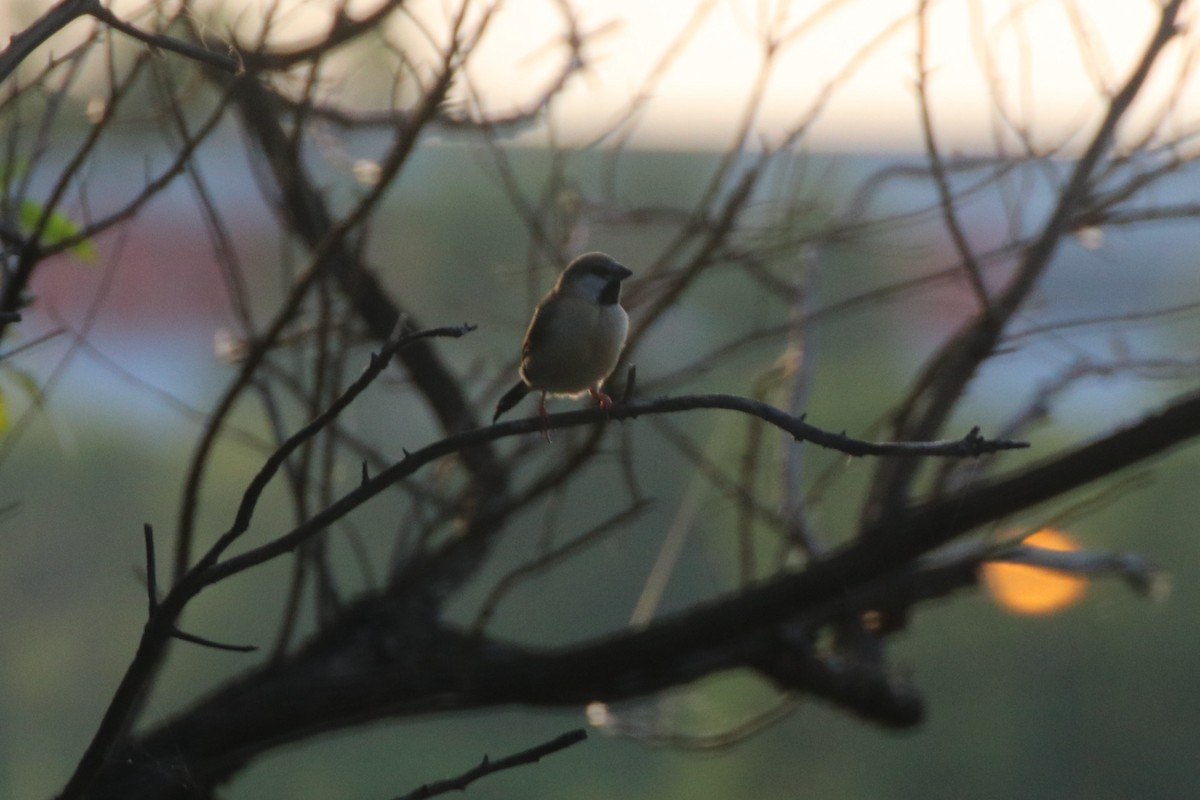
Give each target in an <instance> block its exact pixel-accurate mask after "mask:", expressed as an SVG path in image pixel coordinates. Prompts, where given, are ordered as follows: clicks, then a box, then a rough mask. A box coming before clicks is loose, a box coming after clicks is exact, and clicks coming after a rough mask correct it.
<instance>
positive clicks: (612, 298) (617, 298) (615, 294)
mask: <svg viewBox="0 0 1200 800" xmlns="http://www.w3.org/2000/svg"><path fill="white" fill-rule="evenodd" d="M619 302H621V282H620V281H609V282H608V283H606V284H604V288H603V289H601V290H600V305H602V306H615V305H616V304H617V303H619Z"/></svg>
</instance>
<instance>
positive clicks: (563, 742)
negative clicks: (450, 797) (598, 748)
mask: <svg viewBox="0 0 1200 800" xmlns="http://www.w3.org/2000/svg"><path fill="white" fill-rule="evenodd" d="M586 738H587V731H586V730H584V729H583V728H576V729H575V730H573V731H568V732H567V733H564V734H563V735H561V736H557V737H555V738H554V739H551V740H550V741H548V742H545V743H543V744H539V745H538V746H537V747H531V748H529V749H528V750H522V751H521V752H519V753H514V754H512V755H511V756H507V757H505V758H501V759H499V760H497V761H492V760H490V759H489V758H488V757H487V756H484V757H483V761H482V762H480V764H479V765H478V766H476V767H474V768H472V769H469V770H467V771H466V772H464V773H463V774H462V775H459V776H458V777H456V778H447V779H445V780H440V781H435V782H433V783H427V784H425V785H424V786H422V787H420V788H419V789H414V790H413V791H411V792H409V793H408V794H404V795H400V796H399V797H397V798H396V800H425V799H426V798H428V797H434V796H435V795H439V794H445V793H447V792H461V791H464V790H465V789H466V788H467V787H468V786H470V785H471V784H472V783H474V782H475V781H477V780H479V779H480V778H486V777H487V776H488V775H492V774H495V773H497V772H501V771H503V770H506V769H512V768H513V767H523V766H525V765H527V764H536V763H537V762H538V761H541V760H542V759H543V758H545V757H546V756H548V755H553V754H554V753H557V752H558V751H559V750H565V749H567V748H568V747H570V746H572V745H576V744H579V743H580V742H582V741H583V740H584V739H586Z"/></svg>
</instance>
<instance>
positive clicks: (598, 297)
mask: <svg viewBox="0 0 1200 800" xmlns="http://www.w3.org/2000/svg"><path fill="white" fill-rule="evenodd" d="M632 274H633V272H632V271H631V270H630V269H629V268H628V267H626V266H624V265H623V264H620V263H618V262H617V261H615V260H614V259H613V258H611V257H610V256H606V255H605V254H604V253H584V254H583V255H581V256H579V257H578V258H576V259H575V260H574V261H572V262H571V263H570V264H568V265H567V268H566V269H564V270H563V271H562V274H561V275H559V276H558V286H557V287H556V288H557V290H558V291H559V292H561V293H564V294H568V295H575V296H577V297H582V298H584V299H586V300H592V301H595V302H597V303H599V304H600V305H613V304H615V303H617V302H620V300H621V281H623V280H625V279H626V278H628V277H629V276H630V275H632Z"/></svg>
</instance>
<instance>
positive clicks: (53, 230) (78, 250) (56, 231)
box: [20, 200, 96, 262]
mask: <svg viewBox="0 0 1200 800" xmlns="http://www.w3.org/2000/svg"><path fill="white" fill-rule="evenodd" d="M42 213H43V209H42V204H41V203H39V202H37V201H36V200H22V201H21V214H20V216H21V226H22V227H23V228H25V230H27V231H31V232H32V231H33V230H34V229H36V228H37V224H38V221H39V220H40V219H41V218H42ZM78 233H79V226H78V225H76V224H75V222H74V221H73V220H72V219H71V218H70V217H68V216H67V215H66V214H63V213H61V212H59V211H52V212H50V218H49V219H48V220H46V227H45V229H44V230H43V231H42V240H43V241H44V242H45V243H46V244H48V245H56V244H58V243H59V242H62V241H64V240H66V239H70V238H71V237H73V236H76V235H78ZM68 251H69V252H70V253H71V255H73V256H75V257H76V258H78V259H79V260H80V261H86V262H92V261H95V260H96V246H95V245H94V244H92V240H91V239H84V240H83V241H81V242H79V243H78V244H74V245H71V247H70V248H68Z"/></svg>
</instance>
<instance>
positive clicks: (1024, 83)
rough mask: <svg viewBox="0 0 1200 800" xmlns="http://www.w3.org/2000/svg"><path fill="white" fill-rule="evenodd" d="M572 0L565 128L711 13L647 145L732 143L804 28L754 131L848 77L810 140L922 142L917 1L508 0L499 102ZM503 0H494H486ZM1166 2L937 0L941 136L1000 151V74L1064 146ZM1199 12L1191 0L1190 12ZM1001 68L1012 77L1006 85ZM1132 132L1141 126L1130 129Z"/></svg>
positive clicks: (778, 123)
mask: <svg viewBox="0 0 1200 800" xmlns="http://www.w3.org/2000/svg"><path fill="white" fill-rule="evenodd" d="M146 2H147V0H113V2H112V3H111V7H112V8H113V9H114V10H116V11H117V12H118V13H125V14H129V13H131V10H132V9H134V8H139V7H144V6H145V5H146ZM198 2H199V4H201V8H203V7H205V5H208V6H222V7H224V8H227V9H229V8H233V9H236V12H227V13H226V14H224V15H223V19H224V20H226V22H223V23H218V24H228V20H230V19H236V20H237V21H238V23H239V28H240V30H241V35H243V36H247V38H248V39H252V38H253V35H252V34H250V31H251V30H252V29H254V28H255V26H256V25H261V24H262V20H263V18H264V14H263V11H262V8H263V7H264V6H266V5H267V4H268V3H273V4H275V5H276V6H277V13H276V16H275V18H274V20H275V22H274V23H273V24H274V25H276V26H277V29H279V30H281V31H283V32H284V34H285V35H286V36H289V37H293V38H310V37H312V36H313V35H315V33H316V32H317V31H323V30H325V29H327V27H328V24H329V23H328V20H329V16H328V11H329V9H330V8H332V7H335V6H336V5H337V3H335V2H333V1H332V0H330V2H323V1H322V0H259V3H244V2H241V0H198ZM379 2H381V0H351V2H350V4H349V7H350V9H351V13H352V14H356V15H358V14H362V13H365V12H367V11H369V10H371V9H374V8H376V7H377V6H378V4H379ZM560 2H561V3H568V4H569V5H570V6H571V7H572V8H574V9H575V13H576V16H577V18H578V19H579V22H580V28H581V31H582V32H584V33H585V34H588V33H591V36H590V37H589V42H590V44H589V45H588V47H587V49H586V55H587V63H588V69H587V70H586V72H585V73H584V74H582V75H581V76H579V77H578V78H577V79H576V80H575V81H574V82H573V83H572V84H571V85H570V87H569V90H568V92H567V94H566V95H565V96H564V97H563V98H561V102H560V103H559V104H558V106H557V107H558V113H557V114H556V115H555V117H554V123H555V127H554V129H555V132H556V134H557V135H559V136H560V137H561V138H562V139H563V140H565V141H566V142H567V143H571V142H576V141H577V142H580V143H582V142H585V141H588V140H589V139H591V138H592V137H594V136H595V135H596V134H597V133H599V132H600V131H602V130H604V128H605V126H606V125H607V124H609V123H610V122H611V121H612V120H614V119H616V118H619V117H620V115H621V114H622V112H623V109H625V108H627V105H628V103H629V99H630V98H631V97H632V96H635V95H636V94H637V93H638V92H639V91H642V90H643V89H644V88H645V87H646V80H647V77H648V76H649V75H651V74H652V73H653V72H654V69H655V65H656V64H657V63H658V62H659V61H660V59H662V57H663V55H664V53H666V52H667V51H668V50H669V49H670V48H671V46H672V43H673V42H675V41H676V39H677V37H678V36H679V35H680V32H681V31H684V30H686V29H687V28H688V25H689V20H691V19H693V18H695V19H697V20H698V21H697V23H696V25H695V28H694V30H693V33H692V35H691V36H690V37H689V38H688V39H687V41H686V42H685V43H684V44H683V45H682V46H681V47H679V48H678V52H677V54H676V58H675V59H674V61H673V62H672V63H671V65H670V68H669V69H667V70H666V71H665V73H664V74H663V75H662V77H661V79H660V80H659V81H658V82H657V83H655V84H654V85H653V86H652V87H650V91H649V92H648V94H647V96H646V99H645V103H644V105H643V106H642V107H641V109H640V112H639V114H638V116H637V120H638V122H637V125H636V133H635V136H634V139H633V141H634V143H636V144H642V145H646V146H661V145H671V146H677V147H688V148H695V147H720V146H723V145H725V144H727V143H728V142H729V139H730V137H731V136H732V134H733V131H734V130H736V127H737V125H738V123H739V121H740V120H741V118H742V116H743V113H744V109H745V107H746V101H747V98H748V96H749V94H750V91H751V87H752V86H753V85H754V83H755V81H756V76H757V75H758V73H759V69H760V65H761V63H762V58H763V52H764V47H763V31H767V30H770V31H775V32H777V33H778V32H781V31H783V32H788V33H789V34H790V35H788V36H787V37H786V41H785V42H784V43H783V44H782V45H781V47H780V48H779V51H778V54H777V56H776V60H775V64H774V68H773V71H772V73H771V79H770V80H769V81H768V83H767V85H766V95H765V96H766V102H765V103H764V105H763V106H762V113H761V114H760V116H759V117H757V118H756V120H755V123H754V126H753V131H754V134H753V135H754V137H755V138H758V137H767V138H768V139H776V140H777V139H778V138H779V137H780V136H782V135H783V132H784V131H786V130H787V129H788V128H789V127H790V126H792V125H795V124H796V122H797V121H799V120H802V119H804V118H805V117H806V116H807V115H809V114H810V113H811V111H812V110H813V107H814V104H815V103H816V101H817V99H818V98H819V97H820V96H821V95H822V92H823V91H824V90H825V88H826V86H827V85H828V84H829V82H830V81H832V80H835V79H839V82H838V86H837V89H836V91H834V92H832V93H831V94H830V97H829V99H828V103H827V104H826V105H825V107H824V108H823V111H822V113H821V115H820V119H819V120H818V123H817V125H816V126H815V127H814V128H813V129H812V132H811V135H809V136H807V137H806V138H805V144H806V146H808V147H810V148H817V149H837V150H846V149H851V150H853V149H894V148H902V149H918V148H919V147H920V146H921V138H920V128H919V127H918V116H917V113H918V112H917V104H916V102H915V91H914V87H915V83H916V76H917V66H916V51H917V26H916V24H915V22H914V20H913V16H912V15H913V13H914V10H915V8H916V0H826V1H825V2H814V1H813V0H795V1H794V2H781V1H780V0H707V1H705V0H497V4H498V6H499V9H500V10H499V13H498V15H497V16H496V18H495V20H494V22H493V25H492V27H491V29H490V30H489V32H488V35H487V38H486V39H485V43H484V46H483V47H482V48H481V51H480V52H478V53H476V54H475V57H474V58H473V59H472V62H471V64H472V66H471V68H470V75H471V78H472V80H473V81H474V82H475V84H476V85H477V86H478V87H479V89H480V90H481V93H482V95H483V96H485V97H486V98H487V102H488V108H489V109H490V110H492V111H494V112H498V113H503V112H506V111H510V110H511V109H512V108H513V107H514V106H515V105H517V104H519V103H520V102H521V101H522V100H524V99H527V98H529V97H530V96H531V95H534V94H536V93H537V91H538V89H539V88H540V87H541V86H543V85H544V82H545V80H546V79H547V77H548V76H549V75H552V74H554V73H555V71H556V68H557V66H558V65H559V64H560V63H561V58H562V54H563V48H562V47H561V46H559V47H555V46H554V42H555V41H556V37H557V38H558V40H559V41H561V36H562V31H563V25H562V14H561V10H560ZM1193 2H1200V0H1193ZM486 6H487V3H486V2H484V1H483V0H480V2H478V4H477V7H478V8H484V7H486ZM454 7H457V0H411V1H410V2H409V3H408V4H407V5H406V6H405V8H406V9H409V11H410V13H411V14H412V15H413V17H415V18H418V19H421V20H422V23H423V24H425V25H427V26H428V27H429V28H430V29H432V30H434V31H437V30H442V29H444V24H443V23H444V21H445V19H446V17H447V9H449V8H454ZM1157 7H1158V6H1157V0H1113V1H1112V2H1109V0H1103V1H1102V0H931V3H930V12H929V15H928V26H927V31H928V40H929V42H930V47H929V52H928V58H927V67H928V74H929V86H930V97H931V105H932V111H933V115H934V121H935V127H936V130H937V133H938V137H939V140H940V143H941V144H942V145H943V146H944V147H947V148H963V149H976V150H979V149H985V150H990V149H991V146H990V142H991V138H990V137H991V136H992V134H993V131H995V130H996V129H997V127H998V125H999V123H998V120H999V119H1000V114H999V113H998V106H997V103H995V102H993V98H992V96H991V95H990V93H989V90H988V86H989V83H992V84H993V85H998V86H999V87H1000V88H999V92H998V97H999V98H1000V101H999V107H1000V108H1002V109H1003V112H1004V113H1005V114H1007V115H1008V116H1009V117H1010V118H1011V119H1012V120H1015V121H1018V122H1019V123H1020V124H1022V125H1026V126H1028V128H1029V130H1030V133H1031V136H1032V138H1033V139H1034V140H1035V141H1037V142H1038V143H1039V144H1047V143H1057V142H1058V141H1059V140H1060V139H1061V138H1062V137H1063V135H1064V134H1065V132H1067V131H1079V130H1080V129H1081V128H1082V130H1084V131H1086V130H1088V129H1089V128H1090V126H1089V124H1088V123H1092V124H1093V125H1094V123H1095V120H1096V119H1097V118H1098V116H1099V115H1100V114H1101V113H1102V111H1103V100H1102V93H1103V92H1104V91H1108V90H1111V89H1112V88H1113V87H1116V86H1119V85H1120V83H1121V82H1122V81H1123V80H1124V79H1125V77H1126V76H1127V75H1128V74H1129V72H1130V70H1131V69H1132V66H1133V64H1134V62H1135V60H1136V57H1137V55H1138V53H1139V51H1140V48H1141V47H1142V45H1143V44H1144V43H1145V41H1146V40H1147V37H1148V36H1149V34H1150V32H1151V30H1152V29H1153V26H1154V24H1155V22H1156V20H1157ZM1190 11H1191V8H1190V7H1185V23H1186V21H1187V16H1188V12H1190ZM13 13H16V12H15V11H14V12H13ZM22 13H23V14H29V13H34V12H33V11H31V10H30V9H24V10H23V11H22ZM200 16H203V14H201V15H200ZM392 22H393V24H395V25H408V26H410V27H409V30H410V32H411V30H412V29H411V21H410V19H409V18H408V17H406V16H405V15H404V12H397V14H395V15H393V18H392ZM82 24H83V23H79V22H77V23H74V25H76V26H78V25H82ZM76 32H78V29H77V30H76ZM215 32H217V33H220V31H215ZM2 33H5V32H4V31H0V34H2ZM71 34H72V31H70V30H68V31H67V32H65V33H63V34H60V35H59V36H60V37H64V40H65V37H69V36H70V35H71ZM56 38H57V37H56ZM4 39H7V36H4ZM876 40H878V41H877V43H876V45H875V46H874V47H869V45H870V43H872V42H873V41H876ZM405 41H406V42H411V41H412V38H411V37H409V38H406V40H405ZM1198 41H1200V39H1198V37H1197V34H1196V33H1195V32H1189V33H1188V35H1187V36H1186V37H1185V38H1184V40H1183V41H1179V42H1176V44H1175V46H1174V47H1173V48H1172V50H1171V51H1169V52H1168V54H1167V56H1166V57H1165V58H1164V59H1163V61H1162V63H1161V66H1160V67H1159V68H1158V69H1157V70H1156V72H1155V73H1154V75H1153V79H1152V85H1154V86H1155V87H1156V88H1157V90H1158V91H1157V94H1156V95H1155V94H1151V95H1150V98H1153V97H1155V96H1157V97H1158V98H1159V99H1160V103H1161V98H1164V97H1166V96H1167V92H1169V91H1171V90H1172V89H1173V88H1174V87H1175V84H1176V82H1177V81H1180V80H1182V81H1183V83H1184V96H1185V98H1186V99H1185V101H1184V102H1182V103H1178V104H1177V106H1178V108H1179V109H1180V112H1179V113H1187V112H1188V110H1189V109H1200V90H1197V87H1196V86H1195V85H1194V84H1195V81H1194V80H1192V79H1191V76H1190V75H1189V74H1188V69H1187V68H1186V66H1187V62H1186V61H1185V60H1184V58H1183V56H1184V55H1185V52H1186V51H1187V50H1188V49H1192V48H1195V47H1196V44H1197V42H1198ZM868 48H869V52H866V53H865V54H864V50H867V49H868ZM58 49H59V50H61V49H62V47H61V46H60V47H59V48H58ZM860 56H861V57H860ZM851 66H853V67H854V68H853V69H852V70H851V74H849V76H848V77H846V76H845V74H844V72H845V71H846V70H847V69H849V68H850V67H851ZM989 73H990V74H992V75H995V76H998V81H995V82H990V81H989ZM1181 76H1186V77H1183V78H1181ZM352 80H353V79H352V78H351V81H352ZM348 83H349V81H348ZM1150 98H1147V99H1148V100H1149V99H1150ZM1155 105H1156V103H1154V102H1153V101H1150V102H1143V103H1142V104H1141V106H1142V108H1141V109H1140V110H1141V111H1142V116H1140V117H1138V116H1137V115H1136V114H1135V116H1134V120H1135V122H1134V128H1136V124H1137V121H1138V120H1140V121H1141V124H1142V125H1143V126H1144V125H1146V124H1148V123H1147V120H1149V119H1151V115H1150V114H1149V112H1150V111H1151V110H1153V108H1154V106H1155ZM1166 124H1167V128H1168V130H1169V132H1171V133H1178V132H1179V131H1180V130H1190V129H1193V128H1195V127H1197V125H1198V124H1200V111H1197V112H1195V113H1193V114H1192V115H1191V116H1189V117H1187V118H1183V119H1168V120H1167V123H1166ZM1000 127H1003V126H1002V125H1000ZM1126 133H1127V135H1136V134H1137V133H1139V131H1137V130H1136V129H1128V128H1127V130H1126Z"/></svg>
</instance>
